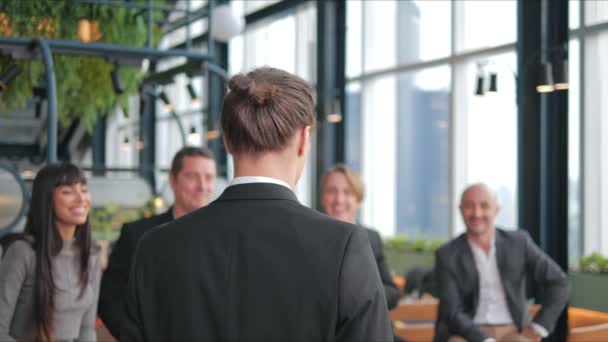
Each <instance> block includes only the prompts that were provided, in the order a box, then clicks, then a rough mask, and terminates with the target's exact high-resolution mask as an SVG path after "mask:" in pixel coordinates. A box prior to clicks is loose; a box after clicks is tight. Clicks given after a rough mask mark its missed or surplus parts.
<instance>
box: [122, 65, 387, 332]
mask: <svg viewBox="0 0 608 342" xmlns="http://www.w3.org/2000/svg"><path fill="white" fill-rule="evenodd" d="M229 88H230V92H229V93H228V94H227V95H226V97H225V98H224V104H223V108H222V114H221V125H222V131H223V139H224V143H225V146H226V148H227V150H228V152H230V153H231V154H232V156H233V158H234V175H235V178H234V179H233V180H232V182H231V183H230V185H229V186H228V187H227V188H226V190H225V191H224V193H223V194H222V195H221V196H220V197H219V198H218V199H217V200H216V201H214V202H212V203H211V204H209V205H208V206H207V207H205V208H202V209H199V210H196V211H194V212H193V213H191V214H189V215H186V216H184V217H181V218H179V219H177V220H175V221H173V222H171V223H169V224H166V225H165V226H162V227H160V228H158V229H156V230H154V231H152V232H150V233H148V234H146V235H145V236H144V237H143V239H142V240H141V242H140V243H139V246H138V248H137V251H136V252H135V260H134V264H133V267H132V271H131V275H130V279H129V288H128V291H127V300H126V304H127V305H126V310H127V315H126V319H125V322H124V324H123V329H122V330H121V339H124V340H125V341H127V340H128V341H142V340H162V341H392V333H391V327H390V323H389V320H388V312H387V307H386V300H385V297H384V290H383V287H382V282H381V281H380V276H379V274H378V268H377V266H376V263H375V260H374V257H373V255H372V252H371V249H370V245H369V241H368V238H367V233H366V232H365V231H364V230H363V229H361V228H358V227H357V226H355V225H352V224H350V223H346V222H340V221H335V220H332V219H330V218H329V217H328V216H326V215H323V214H321V213H319V212H317V211H315V210H312V209H310V208H307V207H305V206H303V205H302V204H300V203H299V202H298V200H297V198H296V196H295V194H294V192H293V190H292V189H293V188H294V187H295V185H296V183H297V182H298V180H299V178H300V175H301V173H302V169H303V168H304V163H305V161H306V158H307V156H308V152H309V148H310V130H311V128H312V127H313V126H314V125H315V114H314V103H313V97H312V90H311V88H310V86H309V85H308V84H307V83H306V82H305V81H304V80H302V79H301V78H299V77H297V76H294V75H292V74H289V73H287V72H285V71H282V70H279V69H274V68H268V67H265V68H259V69H255V70H253V71H251V72H249V73H248V74H246V75H243V74H239V75H236V76H234V77H233V78H232V79H231V80H230V82H229Z"/></svg>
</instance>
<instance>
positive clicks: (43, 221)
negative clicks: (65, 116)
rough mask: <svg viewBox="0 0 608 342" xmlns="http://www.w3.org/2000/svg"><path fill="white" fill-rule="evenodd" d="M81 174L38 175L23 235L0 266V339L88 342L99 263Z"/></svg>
mask: <svg viewBox="0 0 608 342" xmlns="http://www.w3.org/2000/svg"><path fill="white" fill-rule="evenodd" d="M90 205H91V196H90V195H89V192H88V190H87V183H86V179H85V177H84V174H83V173H82V171H81V170H80V169H79V168H78V167H76V166H75V165H73V164H70V163H61V164H50V165H47V166H45V167H44V168H43V169H41V170H40V172H38V175H37V176H36V178H35V179H34V184H33V187H32V197H31V201H30V208H29V212H28V215H27V222H26V225H25V233H24V234H23V235H22V237H21V238H20V239H18V240H16V241H14V242H12V243H11V245H10V246H9V247H8V248H7V249H6V251H5V253H4V257H3V258H2V262H1V263H0V341H12V340H14V339H16V340H36V341H56V340H82V341H94V340H96V335H95V319H96V313H97V295H98V293H99V291H98V290H99V279H100V274H101V268H100V264H99V247H98V246H97V245H93V242H92V240H91V229H90V225H89V218H88V213H89V208H90Z"/></svg>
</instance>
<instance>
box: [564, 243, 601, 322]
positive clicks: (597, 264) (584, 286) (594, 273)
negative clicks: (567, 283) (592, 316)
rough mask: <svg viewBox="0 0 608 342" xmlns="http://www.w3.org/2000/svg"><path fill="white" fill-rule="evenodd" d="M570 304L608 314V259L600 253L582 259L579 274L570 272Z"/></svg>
mask: <svg viewBox="0 0 608 342" xmlns="http://www.w3.org/2000/svg"><path fill="white" fill-rule="evenodd" d="M570 279H571V281H572V295H571V297H570V298H571V299H570V304H571V305H572V306H577V307H582V308H585V309H590V310H596V311H603V312H608V296H606V289H608V258H606V257H604V256H602V255H600V254H599V253H592V254H590V255H587V256H583V257H581V259H580V261H579V270H578V272H576V271H575V272H570Z"/></svg>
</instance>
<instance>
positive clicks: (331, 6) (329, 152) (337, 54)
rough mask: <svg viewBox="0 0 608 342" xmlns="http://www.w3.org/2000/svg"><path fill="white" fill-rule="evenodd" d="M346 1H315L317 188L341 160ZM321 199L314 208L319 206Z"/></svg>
mask: <svg viewBox="0 0 608 342" xmlns="http://www.w3.org/2000/svg"><path fill="white" fill-rule="evenodd" d="M345 41H346V2H345V1H344V0H327V1H326V0H317V44H318V47H317V119H318V123H317V124H318V130H317V168H316V181H315V182H313V184H315V188H314V189H313V192H312V193H316V194H320V192H319V191H318V189H319V187H320V181H321V177H322V176H323V174H324V173H325V172H326V171H327V169H329V168H330V167H331V166H333V165H334V164H336V163H343V162H344V158H345V151H344V121H345V120H346V119H347V118H346V116H345V113H344V110H343V108H344V86H345ZM330 113H340V114H341V115H342V121H340V122H336V123H330V122H328V121H327V120H326V116H327V115H328V114H330ZM317 196H319V195H317ZM320 203H321V201H320V198H318V197H317V198H316V207H318V208H320Z"/></svg>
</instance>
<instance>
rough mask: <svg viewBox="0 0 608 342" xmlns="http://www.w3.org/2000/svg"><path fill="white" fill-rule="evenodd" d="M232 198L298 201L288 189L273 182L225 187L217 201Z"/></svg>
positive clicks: (231, 199) (230, 199)
mask: <svg viewBox="0 0 608 342" xmlns="http://www.w3.org/2000/svg"><path fill="white" fill-rule="evenodd" d="M233 200H289V201H295V202H298V203H299V201H298V198H297V197H296V195H295V194H294V193H293V191H291V190H290V189H288V188H286V187H284V186H282V185H278V184H273V183H247V184H237V185H231V186H229V187H227V188H226V189H225V190H224V192H223V193H222V194H221V195H220V197H219V198H218V199H217V201H218V202H219V201H233Z"/></svg>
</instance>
